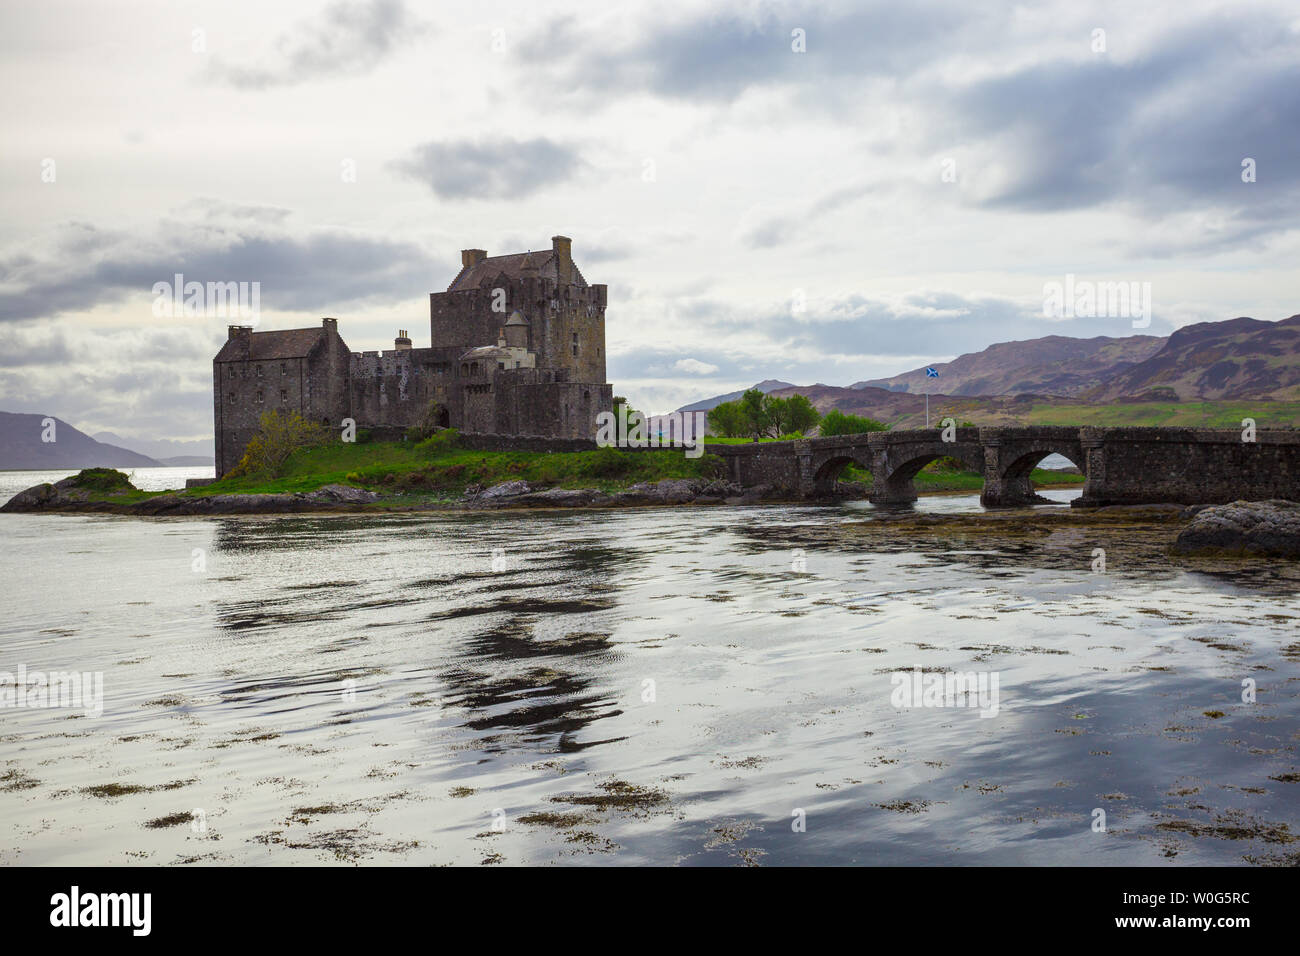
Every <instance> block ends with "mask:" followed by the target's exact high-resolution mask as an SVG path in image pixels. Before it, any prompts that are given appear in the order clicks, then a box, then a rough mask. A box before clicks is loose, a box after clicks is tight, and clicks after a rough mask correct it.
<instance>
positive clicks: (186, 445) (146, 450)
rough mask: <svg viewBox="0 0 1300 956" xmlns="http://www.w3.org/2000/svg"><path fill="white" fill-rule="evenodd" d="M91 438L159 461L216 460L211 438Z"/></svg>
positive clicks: (101, 435) (207, 462)
mask: <svg viewBox="0 0 1300 956" xmlns="http://www.w3.org/2000/svg"><path fill="white" fill-rule="evenodd" d="M91 437H92V438H94V439H95V441H102V442H105V443H107V444H109V445H117V446H118V447H119V448H129V449H130V450H131V451H134V452H138V453H139V454H141V455H148V456H149V457H150V458H157V459H158V460H159V461H166V460H167V459H169V458H180V457H184V458H187V459H188V458H197V459H200V460H199V461H197V462H195V461H186V462H183V463H182V464H187V465H211V464H212V463H213V461H214V459H215V458H216V453H215V452H214V450H213V445H212V439H211V438H203V439H198V440H195V441H173V440H172V439H170V438H123V437H122V436H121V435H115V434H113V433H112V432H95V434H94V435H92V436H91Z"/></svg>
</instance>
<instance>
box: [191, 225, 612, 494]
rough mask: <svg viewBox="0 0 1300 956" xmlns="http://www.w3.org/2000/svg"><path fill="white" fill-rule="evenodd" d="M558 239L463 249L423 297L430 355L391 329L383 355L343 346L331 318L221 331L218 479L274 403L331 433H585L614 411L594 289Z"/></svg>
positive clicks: (601, 295)
mask: <svg viewBox="0 0 1300 956" xmlns="http://www.w3.org/2000/svg"><path fill="white" fill-rule="evenodd" d="M571 245H572V244H571V241H570V240H569V239H568V238H567V237H565V236H555V237H554V238H553V239H552V240H551V248H550V250H548V251H543V252H523V253H512V254H509V255H503V256H488V255H487V253H486V252H485V251H483V250H481V249H467V250H465V251H463V252H462V253H461V270H460V272H459V273H457V275H456V277H455V278H454V279H453V280H452V282H451V285H449V286H448V287H447V291H446V292H434V293H430V295H429V313H430V339H431V345H430V347H429V348H414V347H412V342H411V338H410V336H409V335H408V334H407V332H406V330H400V331H399V332H398V335H397V337H396V338H395V340H394V342H393V349H392V350H391V351H382V352H350V351H349V350H348V347H347V345H346V343H344V341H343V339H342V338H341V337H340V336H339V333H338V323H337V321H336V320H335V319H325V320H323V322H322V326H321V328H319V329H288V330H284V331H278V332H254V331H252V329H250V328H248V327H246V326H231V327H230V333H229V339H228V340H227V342H226V344H225V345H224V346H223V347H222V349H221V351H220V352H218V353H217V356H216V358H215V359H214V360H213V403H214V427H215V431H216V447H217V459H216V465H217V467H216V471H217V475H218V476H220V475H222V474H224V473H225V472H227V471H229V470H230V469H231V468H233V467H234V466H235V465H236V464H237V463H238V461H239V459H240V457H241V456H242V455H243V450H244V447H245V445H246V444H247V443H248V439H249V438H250V437H251V436H252V434H253V432H254V431H255V430H256V427H257V420H258V418H259V416H260V415H261V414H262V413H263V412H265V411H269V410H271V409H273V408H282V409H285V410H295V411H298V412H301V413H302V415H303V416H304V417H305V418H309V419H312V420H314V421H321V422H324V423H326V424H328V425H330V426H331V427H335V428H338V427H341V422H342V420H343V419H344V418H351V419H353V420H354V421H355V422H356V424H357V427H358V428H378V429H384V430H386V431H391V430H397V429H405V428H408V427H410V426H411V425H414V424H416V423H418V422H420V421H423V420H425V419H426V418H427V417H429V416H430V415H432V416H433V417H434V418H435V420H436V421H437V423H438V424H441V425H445V426H450V427H453V428H459V429H461V430H462V431H465V432H473V433H482V434H497V435H518V436H533V437H543V438H594V437H595V434H596V416H597V415H598V414H599V413H600V412H602V411H611V410H612V408H613V389H612V387H611V386H610V385H609V384H607V383H606V381H605V305H606V298H607V290H606V287H605V286H603V285H589V284H588V283H587V280H586V279H585V278H584V277H583V275H582V272H581V271H580V270H579V269H578V267H577V265H576V264H575V263H574V262H573V259H572V255H571ZM295 376H296V378H295Z"/></svg>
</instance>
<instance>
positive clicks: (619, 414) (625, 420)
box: [614, 395, 649, 435]
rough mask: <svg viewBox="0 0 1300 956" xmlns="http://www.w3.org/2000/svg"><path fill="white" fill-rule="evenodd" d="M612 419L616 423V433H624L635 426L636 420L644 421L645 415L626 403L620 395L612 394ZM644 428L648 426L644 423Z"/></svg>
mask: <svg viewBox="0 0 1300 956" xmlns="http://www.w3.org/2000/svg"><path fill="white" fill-rule="evenodd" d="M614 416H615V417H614V421H615V422H617V423H618V425H617V427H618V431H617V432H616V433H615V434H617V435H626V434H628V433H629V432H631V431H632V429H633V428H635V427H636V423H637V422H638V421H645V415H643V414H641V412H638V411H637V410H636V409H635V408H633V407H632V406H631V405H629V404H628V402H627V399H626V398H624V397H623V396H622V395H615V396H614ZM643 427H644V428H647V429H648V428H649V425H648V424H646V425H645V426H643Z"/></svg>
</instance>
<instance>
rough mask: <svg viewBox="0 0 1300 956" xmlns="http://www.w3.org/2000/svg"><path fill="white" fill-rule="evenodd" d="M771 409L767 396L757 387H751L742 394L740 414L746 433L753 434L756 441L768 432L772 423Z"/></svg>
mask: <svg viewBox="0 0 1300 956" xmlns="http://www.w3.org/2000/svg"><path fill="white" fill-rule="evenodd" d="M770 409H771V406H770V404H769V403H768V400H767V396H766V395H764V394H763V393H762V392H760V391H759V390H758V389H756V388H751V389H750V390H749V391H747V392H746V393H745V394H744V395H741V396H740V415H741V421H742V422H743V423H744V426H745V434H746V435H750V436H752V437H753V439H754V441H758V439H759V438H761V437H762V436H763V435H765V434H766V433H767V430H768V428H769V427H770V424H771V416H770Z"/></svg>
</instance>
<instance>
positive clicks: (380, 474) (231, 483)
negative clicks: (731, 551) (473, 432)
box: [185, 442, 720, 498]
mask: <svg viewBox="0 0 1300 956" xmlns="http://www.w3.org/2000/svg"><path fill="white" fill-rule="evenodd" d="M719 467H720V462H719V461H718V459H717V458H716V457H714V456H712V455H704V456H702V457H700V458H687V457H686V456H685V455H684V454H683V452H682V450H681V449H663V450H658V451H623V450H620V449H617V448H601V449H597V450H596V451H582V452H553V453H546V452H502V451H492V452H489V451H472V450H469V449H465V448H457V447H454V446H450V445H448V444H446V443H438V442H424V443H418V444H416V443H410V442H372V443H369V444H364V445H361V444H344V443H342V442H334V443H330V444H328V445H320V446H316V447H313V448H304V449H300V450H299V451H297V452H295V453H294V454H293V455H292V456H290V458H289V461H288V462H287V464H286V466H285V469H284V474H283V475H282V476H281V477H278V478H268V477H266V476H258V475H250V476H245V477H239V478H223V479H221V480H220V481H217V482H214V483H212V484H210V485H205V486H204V487H202V488H194V489H191V490H189V491H187V492H185V494H187V495H190V496H205V495H217V494H274V493H280V492H297V491H313V490H315V489H317V488H320V487H322V486H323V485H329V484H341V485H352V486H355V487H359V488H366V489H368V490H371V491H376V492H379V493H380V494H384V495H420V496H423V497H435V498H456V497H459V496H460V495H461V494H463V493H464V491H465V489H466V488H467V487H468V486H470V485H473V484H479V485H482V486H483V487H485V488H486V487H489V486H491V485H494V484H497V483H498V482H502V481H512V480H516V479H521V480H524V481H527V482H529V483H530V484H536V485H543V486H546V487H552V488H599V489H601V490H602V491H614V490H618V489H620V488H625V487H627V486H628V485H632V484H636V483H637V482H640V481H650V482H654V481H659V480H661V479H664V478H712V477H716V476H717V475H718V474H719V471H718V469H719Z"/></svg>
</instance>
